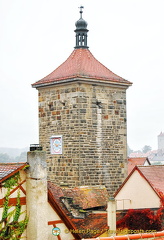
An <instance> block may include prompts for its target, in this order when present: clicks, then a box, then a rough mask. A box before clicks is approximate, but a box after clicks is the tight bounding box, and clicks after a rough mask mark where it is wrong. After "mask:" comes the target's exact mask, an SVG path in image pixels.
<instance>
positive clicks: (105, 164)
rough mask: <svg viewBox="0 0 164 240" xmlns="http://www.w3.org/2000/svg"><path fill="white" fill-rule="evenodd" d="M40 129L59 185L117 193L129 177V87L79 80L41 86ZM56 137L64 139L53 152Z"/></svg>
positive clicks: (51, 174) (50, 173)
mask: <svg viewBox="0 0 164 240" xmlns="http://www.w3.org/2000/svg"><path fill="white" fill-rule="evenodd" d="M39 131H40V134H39V135H40V144H41V145H42V146H43V150H45V151H46V153H47V164H48V178H49V179H51V181H54V182H55V183H56V184H60V183H61V182H64V183H68V184H69V186H78V185H99V184H100V185H105V186H106V187H107V189H108V191H109V193H110V194H113V193H114V192H115V191H116V190H117V188H118V187H119V186H120V184H121V183H122V182H123V180H124V179H125V177H126V176H127V152H126V151H127V150H126V147H127V142H126V139H127V137H126V89H125V88H121V87H118V86H116V87H113V86H110V85H102V84H101V85H98V84H97V85H92V84H87V83H80V82H79V83H78V82H76V83H72V84H68V85H58V86H52V87H49V88H48V87H47V88H40V89H39ZM53 135H62V137H63V153H62V154H57V155H55V154H51V151H50V138H51V136H53Z"/></svg>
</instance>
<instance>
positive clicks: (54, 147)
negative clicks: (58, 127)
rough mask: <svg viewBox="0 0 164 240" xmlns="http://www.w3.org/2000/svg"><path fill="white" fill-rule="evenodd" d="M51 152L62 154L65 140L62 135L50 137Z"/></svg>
mask: <svg viewBox="0 0 164 240" xmlns="http://www.w3.org/2000/svg"><path fill="white" fill-rule="evenodd" d="M50 144H51V154H62V152H63V141H62V135H54V136H52V137H51V138H50Z"/></svg>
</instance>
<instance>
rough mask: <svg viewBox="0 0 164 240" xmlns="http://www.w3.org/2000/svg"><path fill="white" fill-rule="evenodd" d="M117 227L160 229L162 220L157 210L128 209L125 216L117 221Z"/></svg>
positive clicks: (143, 229)
mask: <svg viewBox="0 0 164 240" xmlns="http://www.w3.org/2000/svg"><path fill="white" fill-rule="evenodd" d="M117 228H118V229H129V230H142V231H143V232H144V231H147V230H153V231H161V230H162V222H161V216H160V215H159V214H158V212H157V213H156V214H155V213H154V212H153V211H152V210H151V209H139V210H136V209H129V210H128V211H127V213H126V214H125V216H124V217H123V218H122V219H120V220H118V221H117Z"/></svg>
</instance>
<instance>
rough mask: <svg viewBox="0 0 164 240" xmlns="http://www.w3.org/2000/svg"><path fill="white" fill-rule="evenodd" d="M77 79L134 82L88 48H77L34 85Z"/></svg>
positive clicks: (119, 82) (125, 83) (121, 82)
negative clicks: (104, 63) (115, 70)
mask: <svg viewBox="0 0 164 240" xmlns="http://www.w3.org/2000/svg"><path fill="white" fill-rule="evenodd" d="M75 80H90V81H91V80H92V81H99V82H106V83H113V84H117V85H119V84H121V85H125V86H127V87H128V86H130V85H131V84H132V83H131V82H129V81H127V80H125V79H123V78H122V77H119V76H118V75H116V74H114V73H113V72H112V71H110V70H109V69H108V68H106V67H105V66H104V65H103V64H101V63H100V62H99V61H98V60H97V59H96V58H95V57H94V56H93V55H92V53H91V52H90V51H89V50H88V49H87V48H77V49H75V50H74V51H73V52H72V53H71V55H70V56H69V57H68V58H67V60H66V61H65V62H64V63H62V64H61V65H60V66H59V67H58V68H56V69H55V70H54V71H53V72H52V73H50V74H49V75H48V76H46V77H44V78H43V79H41V80H39V81H37V82H35V83H34V84H32V86H33V87H36V88H37V87H42V86H45V85H54V84H56V83H60V82H63V81H64V82H67V81H75Z"/></svg>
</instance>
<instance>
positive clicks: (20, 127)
mask: <svg viewBox="0 0 164 240" xmlns="http://www.w3.org/2000/svg"><path fill="white" fill-rule="evenodd" d="M80 5H83V6H84V13H83V18H84V19H85V20H86V21H87V22H88V29H89V33H88V45H89V49H90V51H91V52H92V54H93V55H94V56H95V57H96V58H97V59H98V60H99V61H100V62H101V63H103V64H104V65H105V66H106V67H108V68H109V69H110V70H111V71H113V72H114V73H116V74H118V75H120V76H121V77H123V78H125V79H127V80H129V81H131V82H133V86H132V87H130V88H129V89H128V90H127V118H128V119H127V120H128V121H127V124H128V144H129V146H130V147H131V148H132V149H134V150H137V149H141V148H142V147H143V146H144V145H150V146H151V147H152V148H153V149H156V148H157V135H158V134H159V133H160V132H161V131H164V94H163V88H164V74H163V69H164V13H163V11H164V0H101V1H100V0H80V1H79V0H69V1H68V0H60V1H55V0H24V1H22V0H14V1H13V0H0V111H1V112H0V123H1V124H0V147H18V148H21V147H26V146H29V145H30V143H38V109H37V105H38V103H37V90H35V89H33V88H32V87H31V84H32V83H34V82H35V81H37V80H39V79H41V78H43V77H45V76H46V75H47V74H49V73H50V72H52V71H53V70H54V69H55V68H56V67H58V66H59V65H60V64H61V63H62V62H63V61H65V60H66V58H67V57H68V56H69V55H70V54H71V52H72V51H73V49H74V46H75V33H74V30H75V21H77V20H78V19H79V9H78V7H79V6H80Z"/></svg>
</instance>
